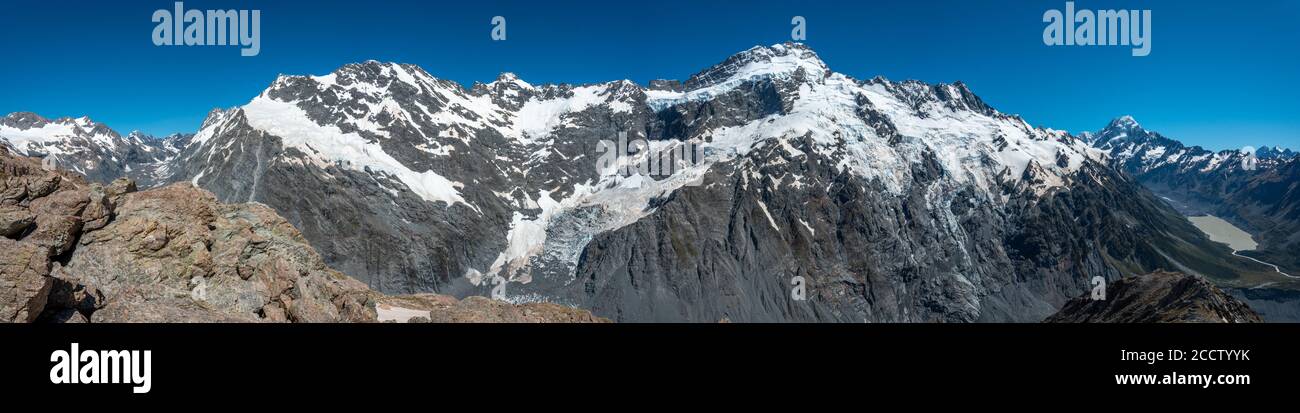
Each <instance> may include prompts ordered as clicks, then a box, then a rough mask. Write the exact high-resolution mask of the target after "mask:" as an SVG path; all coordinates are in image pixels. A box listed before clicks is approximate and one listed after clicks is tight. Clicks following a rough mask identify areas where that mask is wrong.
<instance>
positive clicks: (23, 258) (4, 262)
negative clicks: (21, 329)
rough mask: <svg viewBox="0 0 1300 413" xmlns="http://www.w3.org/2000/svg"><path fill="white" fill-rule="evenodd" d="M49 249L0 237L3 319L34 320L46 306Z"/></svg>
mask: <svg viewBox="0 0 1300 413" xmlns="http://www.w3.org/2000/svg"><path fill="white" fill-rule="evenodd" d="M49 270H50V259H49V253H48V251H47V249H45V248H42V247H40V246H38V245H34V244H26V243H19V242H17V241H14V240H10V239H8V238H0V322H22V323H26V322H32V321H35V320H36V317H37V316H39V315H40V314H41V310H42V309H44V308H45V301H46V298H47V297H48V295H49V290H50V284H51V282H52V281H51V280H50V277H47V276H46V274H47V273H48V272H49Z"/></svg>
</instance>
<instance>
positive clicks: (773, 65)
mask: <svg viewBox="0 0 1300 413" xmlns="http://www.w3.org/2000/svg"><path fill="white" fill-rule="evenodd" d="M800 70H802V71H804V73H805V74H806V75H808V76H813V77H824V76H826V75H828V74H830V68H828V67H827V66H826V63H824V62H822V60H821V58H820V57H818V56H817V53H816V52H814V51H813V50H812V49H810V48H808V47H807V46H805V45H803V44H801V43H784V44H775V45H771V46H754V47H752V48H750V49H749V50H746V51H743V52H740V53H737V54H735V55H732V56H731V57H729V58H727V59H726V60H724V61H722V63H719V64H717V65H715V66H713V67H710V68H708V69H705V70H703V71H701V72H699V73H696V74H694V75H692V76H691V77H690V78H689V79H687V80H686V82H685V83H684V85H685V87H686V88H687V89H698V88H705V87H710V86H716V85H719V84H723V83H728V82H736V81H744V80H750V79H755V78H761V77H771V76H787V75H792V74H794V73H796V72H798V71H800Z"/></svg>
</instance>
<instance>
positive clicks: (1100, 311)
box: [1045, 271, 1263, 323]
mask: <svg viewBox="0 0 1300 413" xmlns="http://www.w3.org/2000/svg"><path fill="white" fill-rule="evenodd" d="M1045 321H1046V322H1049V323H1259V322H1263V320H1262V319H1261V318H1260V317H1259V314H1256V313H1255V311H1253V310H1251V309H1250V307H1248V306H1246V304H1245V303H1242V302H1241V301H1239V300H1237V299H1236V298H1233V297H1232V296H1231V295H1228V294H1227V293H1225V292H1223V290H1220V289H1219V288H1218V287H1215V286H1214V284H1211V283H1210V282H1209V281H1206V280H1205V279H1202V278H1200V277H1196V276H1191V275H1187V274H1183V273H1176V272H1164V271H1160V272H1156V273H1152V274H1148V275H1143V276H1136V277H1128V278H1124V279H1121V280H1119V281H1116V282H1114V283H1111V284H1110V285H1109V286H1107V288H1106V299H1105V300H1093V299H1092V298H1091V297H1090V296H1089V295H1085V296H1083V297H1078V298H1075V299H1073V300H1070V301H1069V302H1067V303H1066V304H1065V306H1064V307H1062V308H1061V311H1059V312H1057V313H1056V314H1055V315H1052V316H1051V317H1048V318H1047V320H1045Z"/></svg>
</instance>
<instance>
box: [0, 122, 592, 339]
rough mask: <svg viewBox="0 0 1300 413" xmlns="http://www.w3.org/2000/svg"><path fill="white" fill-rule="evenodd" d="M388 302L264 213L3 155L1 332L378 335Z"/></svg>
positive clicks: (580, 317) (468, 310)
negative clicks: (366, 329) (294, 330)
mask: <svg viewBox="0 0 1300 413" xmlns="http://www.w3.org/2000/svg"><path fill="white" fill-rule="evenodd" d="M383 298H384V297H383V295H381V294H379V293H377V292H375V291H372V290H371V289H370V288H368V287H367V286H366V285H365V284H364V283H361V282H360V281H357V280H355V279H353V278H351V277H348V276H347V275H344V274H343V273H340V272H338V271H335V270H333V269H330V268H329V267H327V266H326V265H325V264H324V262H323V261H322V260H321V258H320V256H319V255H318V254H317V253H316V252H315V251H314V250H313V249H312V248H311V246H309V245H308V244H307V243H306V241H305V240H304V239H303V237H302V235H301V234H300V233H299V232H298V230H296V229H294V227H293V226H292V225H290V224H289V223H288V222H286V221H285V220H284V219H283V218H281V217H280V216H279V215H277V214H276V213H275V212H274V211H272V210H271V209H270V208H267V207H266V206H264V205H261V204H254V203H249V204H222V203H220V202H217V200H216V198H215V197H214V196H213V195H212V194H211V193H210V192H207V191H205V190H202V189H198V188H196V187H194V186H193V185H190V184H188V183H178V184H173V185H170V186H166V187H162V188H157V189H153V190H148V191H141V192H137V191H136V188H135V184H134V183H133V182H131V181H129V180H126V179H119V180H117V181H113V182H112V183H111V184H110V185H100V184H91V183H87V182H86V181H85V180H84V179H82V178H81V177H80V176H78V175H76V174H72V173H68V172H64V171H58V170H47V169H45V168H42V166H41V164H40V163H39V162H38V161H37V160H35V159H32V158H25V157H19V156H12V155H11V154H10V153H9V152H8V151H7V150H6V149H5V148H4V147H3V146H0V322H38V321H39V322H263V321H266V322H373V321H376V320H377V312H376V304H377V302H378V301H379V300H380V299H383ZM413 300H414V299H413ZM448 300H450V301H448ZM415 301H417V302H429V303H441V304H437V305H430V306H428V307H427V308H428V309H429V310H434V311H432V312H431V316H430V317H431V318H433V319H434V321H443V322H460V321H466V322H474V321H483V322H492V321H503V322H514V321H559V322H567V321H592V320H594V318H593V317H592V316H591V314H590V313H589V312H586V311H583V310H574V309H569V308H565V307H561V306H551V305H530V306H515V305H511V304H508V303H504V302H495V301H491V300H486V299H485V300H481V301H486V303H484V302H481V301H479V300H466V301H465V302H462V304H459V305H457V303H456V301H455V300H452V299H450V298H446V297H436V296H435V297H422V298H420V299H419V300H415ZM555 307H558V308H555ZM439 310H446V311H443V312H440V311H439Z"/></svg>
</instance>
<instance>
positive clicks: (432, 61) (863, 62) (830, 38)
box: [0, 0, 1300, 149]
mask: <svg viewBox="0 0 1300 413" xmlns="http://www.w3.org/2000/svg"><path fill="white" fill-rule="evenodd" d="M444 3H445V4H444ZM1076 4H1077V7H1078V8H1088V9H1110V8H1146V9H1151V10H1152V11H1153V22H1152V26H1153V27H1152V31H1153V43H1152V52H1151V55H1150V56H1147V57H1132V56H1131V55H1130V53H1129V49H1128V48H1124V47H1086V48H1085V47H1047V46H1045V45H1044V44H1043V43H1042V33H1043V28H1044V26H1045V24H1044V23H1042V21H1041V20H1042V15H1043V12H1044V11H1045V10H1047V9H1064V7H1065V2H1064V1H1019V0H1006V1H921V0H909V1H845V2H824V1H813V0H801V1H783V2H770V1H759V2H755V1H723V0H712V1H710V0H693V1H677V0H667V1H662V0H661V1H654V2H614V1H608V2H577V1H557V2H549V1H518V2H514V1H511V2H505V1H490V0H473V1H459V2H454V3H452V2H432V1H385V0H371V1H367V2H343V1H333V0H329V1H309V2H301V1H248V0H244V1H238V0H224V1H211V0H208V1H186V2H185V5H186V7H187V8H199V9H211V8H221V9H229V8H243V9H260V10H262V40H261V43H262V49H261V54H260V55H259V56H256V57H240V56H239V52H238V49H237V48H233V47H155V46H154V45H153V44H152V42H151V40H150V35H151V33H152V31H153V28H154V26H155V24H154V23H153V22H151V21H150V16H151V15H152V13H153V11H154V10H156V9H162V8H166V9H170V8H172V7H173V2H172V1H121V2H118V1H86V2H75V1H74V2H66V1H45V2H24V3H23V4H13V3H6V4H5V6H4V9H3V13H0V47H3V50H4V56H5V59H4V62H0V91H2V92H0V113H8V112H13V111H20V110H22V111H33V112H37V113H40V114H42V115H45V116H50V117H57V116H81V115H88V116H90V117H92V118H94V119H96V120H99V121H102V122H105V123H107V124H109V126H112V127H113V128H115V129H118V130H119V131H121V132H126V131H130V130H134V129H139V130H143V131H145V132H148V133H151V134H155V135H164V134H168V133H171V132H178V131H193V130H195V129H197V127H198V126H199V123H200V122H201V121H202V119H203V116H204V115H205V114H206V113H207V112H208V110H209V109H211V108H213V107H230V106H238V105H242V104H244V103H246V102H247V101H248V100H249V99H251V98H252V97H253V96H255V95H257V94H258V93H259V92H261V90H262V89H264V88H265V87H266V86H267V85H269V84H270V82H271V81H272V80H273V79H274V78H275V76H276V75H277V74H279V73H287V74H324V73H328V72H330V71H332V70H333V69H335V68H337V67H338V66H340V65H342V64H344V63H348V62H355V61H362V60H367V59H376V60H384V61H398V62H406V63H415V64H419V65H420V66H423V67H424V68H425V69H426V70H428V71H429V72H430V73H432V74H433V75H434V76H437V77H441V78H446V79H451V80H455V81H458V82H461V83H463V84H466V85H468V84H472V83H473V82H474V81H490V80H492V79H493V78H495V77H496V75H497V74H498V73H499V72H502V71H512V72H515V73H518V74H519V75H520V77H522V78H523V79H524V80H527V81H529V82H532V83H546V82H570V83H583V82H596V81H606V80H614V79H623V78H627V79H631V80H633V81H637V82H642V83H644V82H646V81H648V80H650V79H655V78H678V79H684V78H686V77H688V76H689V75H690V74H692V73H694V72H696V71H699V70H701V69H704V68H706V67H708V66H710V65H712V64H714V63H717V62H719V61H721V60H722V59H724V58H726V57H727V56H729V55H731V54H733V53H735V52H738V51H740V50H744V49H746V48H749V47H751V46H753V45H758V44H773V43H779V42H783V41H787V40H789V36H790V28H791V26H790V18H791V16H794V15H802V16H805V17H806V18H807V21H808V40H807V42H806V43H807V44H808V45H809V46H811V47H813V48H814V49H815V50H817V52H818V53H820V54H821V56H822V58H823V60H825V61H826V63H827V64H828V65H830V67H831V68H832V69H833V70H835V71H838V72H842V73H845V74H848V75H851V76H854V77H858V78H870V77H872V76H876V75H883V76H885V77H888V78H891V79H920V80H924V81H928V82H951V81H955V80H963V81H965V82H966V83H967V84H969V85H970V87H971V88H972V89H973V90H974V91H975V92H976V93H977V94H979V95H981V96H982V97H983V98H984V99H985V100H986V101H988V102H989V103H991V104H992V105H994V106H995V107H997V108H998V109H999V110H1001V111H1003V112H1008V113H1018V114H1021V115H1023V116H1024V117H1025V118H1026V119H1027V120H1029V121H1030V122H1031V123H1033V124H1035V125H1043V126H1048V127H1054V128H1058V129H1066V130H1070V131H1072V132H1078V131H1082V130H1097V129H1100V128H1101V127H1103V126H1104V125H1105V124H1106V123H1107V122H1108V121H1109V120H1110V119H1111V118H1113V117H1116V116H1119V115H1122V114H1132V115H1133V116H1134V117H1136V118H1137V119H1138V121H1140V122H1142V123H1143V124H1144V125H1145V126H1147V127H1148V128H1150V129H1153V130H1157V131H1160V132H1162V133H1164V134H1166V135H1169V136H1172V137H1175V138H1179V139H1182V140H1183V141H1185V142H1188V143H1191V144H1199V145H1203V146H1207V147H1210V148H1215V149H1222V148H1238V147H1241V146H1243V145H1247V144H1249V145H1256V146H1258V145H1282V146H1288V147H1292V148H1297V147H1300V23H1297V22H1298V21H1300V2H1296V1H1287V0H1265V1H1231V2H1229V1H1216V2H1208V1H1152V0H1126V1H1112V0H1100V1H1086V0H1085V1H1079V2H1076ZM494 15H502V16H505V17H506V18H507V35H508V39H507V40H506V41H504V42H493V41H491V39H490V37H489V32H490V30H491V25H490V20H491V18H492V16H494Z"/></svg>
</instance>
